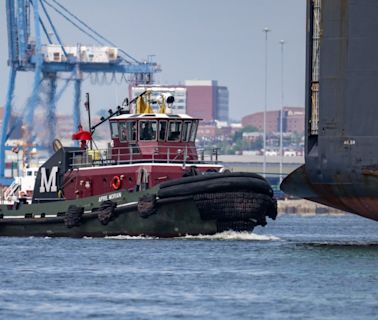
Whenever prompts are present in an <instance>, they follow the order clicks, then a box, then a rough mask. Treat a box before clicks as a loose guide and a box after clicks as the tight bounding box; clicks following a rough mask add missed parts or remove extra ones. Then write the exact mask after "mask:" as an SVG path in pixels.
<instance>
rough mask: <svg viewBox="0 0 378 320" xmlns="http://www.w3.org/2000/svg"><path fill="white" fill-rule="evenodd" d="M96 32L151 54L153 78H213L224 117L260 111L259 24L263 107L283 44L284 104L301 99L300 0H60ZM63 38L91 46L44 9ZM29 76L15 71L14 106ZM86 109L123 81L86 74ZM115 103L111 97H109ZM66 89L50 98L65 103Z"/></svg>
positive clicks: (276, 78)
mask: <svg viewBox="0 0 378 320" xmlns="http://www.w3.org/2000/svg"><path fill="white" fill-rule="evenodd" d="M60 2H61V3H62V4H63V5H64V6H66V7H67V8H69V9H70V10H71V11H72V12H73V13H75V14H77V15H78V16H79V17H80V18H82V19H83V20H84V21H85V22H87V23H88V24H89V25H91V26H92V27H93V28H94V29H96V30H97V31H98V32H100V33H101V34H103V35H104V36H106V37H107V38H110V39H111V40H112V41H113V42H115V43H116V44H117V45H118V46H119V47H120V48H123V49H124V50H125V51H127V52H128V53H130V54H131V55H132V56H134V57H136V58H138V59H143V58H145V57H146V56H147V55H150V54H154V55H156V58H155V60H156V61H157V62H158V63H159V64H161V67H162V69H163V71H162V72H161V73H160V74H158V75H157V77H156V79H157V81H158V82H159V83H162V84H176V83H179V82H182V81H184V80H191V79H211V80H217V81H218V82H219V84H221V85H225V86H227V87H228V88H229V92H230V116H231V118H233V119H240V118H241V117H242V116H244V115H246V114H249V113H252V112H255V111H259V110H263V106H264V75H265V69H264V61H265V60H264V57H265V51H264V50H265V46H264V44H265V37H264V33H263V31H262V30H263V28H264V27H266V26H267V27H269V28H270V29H272V32H270V33H269V39H268V41H269V59H268V61H269V75H268V79H269V80H268V82H269V85H268V109H278V108H279V107H280V103H281V102H280V101H281V85H280V79H281V78H280V72H281V67H280V63H281V58H280V57H281V56H280V44H279V41H280V40H281V39H284V40H285V41H286V45H285V73H284V74H285V85H284V92H285V105H290V106H303V104H304V62H305V2H306V1H304V0H96V1H93V0H60ZM0 3H1V5H0V35H1V39H2V41H1V46H0V88H1V90H0V104H1V105H3V104H4V103H5V94H6V86H7V78H8V67H7V59H8V48H7V42H6V38H7V33H6V19H5V0H0ZM52 16H53V18H54V23H55V25H56V27H57V29H58V30H59V33H60V35H61V37H62V39H63V42H64V43H65V44H67V45H70V44H75V43H77V42H80V43H82V44H94V42H93V41H92V40H91V39H89V38H87V37H86V36H85V35H82V34H81V33H80V32H79V31H77V30H76V29H75V28H73V27H72V26H71V25H70V24H69V23H68V22H66V21H65V20H63V19H62V18H60V17H58V16H56V15H55V14H52ZM31 77H32V75H31V74H26V73H19V76H18V79H17V88H16V99H15V106H16V107H17V108H20V109H21V108H22V107H23V105H24V104H25V100H26V98H27V97H28V95H29V94H30V92H31V86H32V85H31V81H30V80H31ZM87 91H88V92H90V94H91V100H92V105H93V107H94V108H109V107H112V106H114V105H115V104H116V103H119V101H121V100H122V98H123V97H124V96H126V95H127V85H126V84H123V85H121V86H117V85H115V84H113V85H108V86H93V85H91V83H90V81H89V80H87V81H86V82H85V84H84V85H83V93H84V92H87ZM117 101H118V102H117ZM72 102H73V98H72V91H71V90H68V91H67V92H66V94H65V96H64V97H63V98H62V99H61V101H60V102H59V104H58V110H59V112H62V113H63V112H64V113H67V112H69V110H71V109H72Z"/></svg>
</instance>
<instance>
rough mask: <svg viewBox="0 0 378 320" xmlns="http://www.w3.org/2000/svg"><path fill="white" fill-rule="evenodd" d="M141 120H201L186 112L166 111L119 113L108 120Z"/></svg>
mask: <svg viewBox="0 0 378 320" xmlns="http://www.w3.org/2000/svg"><path fill="white" fill-rule="evenodd" d="M131 119H136V120H143V119H149V120H152V119H156V120H202V119H200V118H193V117H191V116H189V115H187V114H166V113H141V114H121V115H119V116H116V117H112V118H110V119H109V120H110V121H114V120H116V121H120V120H131Z"/></svg>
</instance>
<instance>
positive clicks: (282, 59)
mask: <svg viewBox="0 0 378 320" xmlns="http://www.w3.org/2000/svg"><path fill="white" fill-rule="evenodd" d="M280 45H281V112H280V183H281V182H282V171H283V170H282V169H283V168H282V167H283V164H282V162H283V112H284V98H285V96H284V46H285V40H281V41H280Z"/></svg>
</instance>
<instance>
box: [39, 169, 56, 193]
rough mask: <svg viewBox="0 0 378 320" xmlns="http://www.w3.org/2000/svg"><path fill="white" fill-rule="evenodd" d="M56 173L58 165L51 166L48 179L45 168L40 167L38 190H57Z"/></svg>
mask: <svg viewBox="0 0 378 320" xmlns="http://www.w3.org/2000/svg"><path fill="white" fill-rule="evenodd" d="M57 173H58V167H52V168H51V171H50V176H49V179H48V180H47V174H46V168H44V167H42V168H41V186H40V187H39V192H57V191H58V188H57V187H56V174H57Z"/></svg>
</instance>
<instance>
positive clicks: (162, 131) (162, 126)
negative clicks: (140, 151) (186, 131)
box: [159, 121, 167, 141]
mask: <svg viewBox="0 0 378 320" xmlns="http://www.w3.org/2000/svg"><path fill="white" fill-rule="evenodd" d="M166 135H167V121H159V140H160V141H165V137H166Z"/></svg>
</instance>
